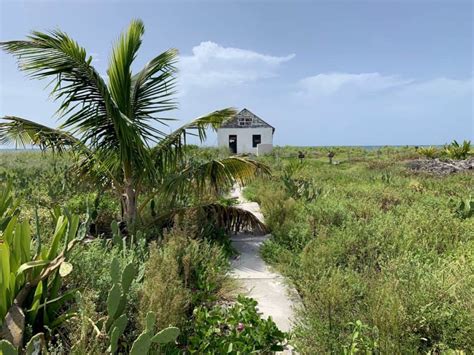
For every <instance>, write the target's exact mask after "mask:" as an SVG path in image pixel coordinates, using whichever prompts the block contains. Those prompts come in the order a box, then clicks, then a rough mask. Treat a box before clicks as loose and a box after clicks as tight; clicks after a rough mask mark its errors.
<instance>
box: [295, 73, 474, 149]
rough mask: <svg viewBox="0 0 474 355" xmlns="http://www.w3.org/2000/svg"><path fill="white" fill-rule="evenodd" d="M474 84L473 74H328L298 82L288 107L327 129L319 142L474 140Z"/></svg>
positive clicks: (441, 141) (418, 142) (369, 142)
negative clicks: (428, 76) (416, 76)
mask: <svg viewBox="0 0 474 355" xmlns="http://www.w3.org/2000/svg"><path fill="white" fill-rule="evenodd" d="M473 88H474V82H473V78H472V77H467V78H464V79H452V78H445V77H435V78H431V79H425V80H419V79H417V80H414V79H411V78H404V77H401V76H397V75H382V74H379V73H355V74H354V73H323V74H318V75H314V76H310V77H306V78H304V79H302V80H300V81H298V82H297V83H296V86H295V87H294V88H293V92H292V95H291V100H290V101H291V102H290V103H289V105H291V106H293V107H295V111H294V112H295V115H297V116H298V117H301V120H302V121H304V122H301V123H300V124H301V125H307V126H311V125H312V126H314V127H318V130H315V131H314V132H315V134H319V131H321V132H324V134H321V135H320V137H319V139H320V140H319V144H397V143H398V144H440V143H445V142H448V141H450V140H452V139H461V140H462V139H466V138H467V139H472V138H474V130H473V129H474V126H473V124H474V121H473V116H472V115H473V106H472V105H473V104H472V102H473V94H474V90H473ZM326 137H332V140H331V141H330V140H327V138H326ZM334 137H339V139H338V140H336V139H335V138H334ZM313 144H314V143H313Z"/></svg>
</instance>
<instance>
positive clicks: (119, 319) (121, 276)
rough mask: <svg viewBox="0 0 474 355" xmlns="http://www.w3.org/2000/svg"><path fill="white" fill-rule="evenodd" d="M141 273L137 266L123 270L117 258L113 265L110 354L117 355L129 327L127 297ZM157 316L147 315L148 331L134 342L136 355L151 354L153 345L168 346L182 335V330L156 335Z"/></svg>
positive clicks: (107, 324)
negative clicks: (119, 344)
mask: <svg viewBox="0 0 474 355" xmlns="http://www.w3.org/2000/svg"><path fill="white" fill-rule="evenodd" d="M136 274H137V268H136V267H135V265H134V264H133V263H129V264H127V265H126V266H125V267H124V268H123V270H121V269H120V263H119V260H118V259H117V258H114V259H113V260H112V263H111V265H110V276H111V278H112V287H111V289H110V291H109V294H108V296H107V312H108V318H107V320H106V322H105V329H103V330H102V331H104V332H105V333H107V335H108V341H109V344H108V348H107V351H108V352H110V353H112V354H114V353H116V352H117V350H118V341H119V338H120V337H121V336H122V335H123V333H124V331H125V328H126V327H127V324H128V317H127V315H126V314H125V313H124V312H125V307H126V305H127V294H128V292H129V290H130V286H131V285H132V281H133V279H134V278H135V276H136ZM155 320H156V315H155V313H153V312H149V313H148V314H147V319H146V329H145V330H144V331H143V333H142V334H140V335H139V336H138V338H137V339H136V340H135V341H134V343H133V346H132V350H131V353H132V354H147V353H148V351H149V349H150V346H151V344H153V343H157V344H166V343H169V342H171V341H174V340H175V339H176V337H177V336H178V335H179V329H178V328H173V327H170V328H166V329H163V330H162V331H160V332H159V333H157V334H154V328H155Z"/></svg>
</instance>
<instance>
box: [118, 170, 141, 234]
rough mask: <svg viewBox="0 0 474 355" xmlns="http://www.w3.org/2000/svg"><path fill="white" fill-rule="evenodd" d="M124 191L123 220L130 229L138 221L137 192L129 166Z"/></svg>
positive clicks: (125, 172)
mask: <svg viewBox="0 0 474 355" xmlns="http://www.w3.org/2000/svg"><path fill="white" fill-rule="evenodd" d="M124 175H125V176H124V180H125V181H124V182H125V186H124V190H123V195H122V209H123V215H122V217H123V219H124V220H125V222H126V223H127V226H128V228H129V229H130V228H133V226H134V225H135V222H136V220H137V192H136V190H135V186H134V185H135V184H134V181H133V177H132V174H131V169H130V167H129V166H127V165H126V166H125V168H124Z"/></svg>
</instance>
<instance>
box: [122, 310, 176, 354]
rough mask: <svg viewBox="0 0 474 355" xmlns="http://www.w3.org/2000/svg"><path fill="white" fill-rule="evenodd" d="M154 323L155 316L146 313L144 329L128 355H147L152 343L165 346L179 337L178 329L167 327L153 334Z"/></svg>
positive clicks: (151, 313) (152, 313)
mask: <svg viewBox="0 0 474 355" xmlns="http://www.w3.org/2000/svg"><path fill="white" fill-rule="evenodd" d="M155 321H156V314H155V313H154V312H148V313H147V315H146V328H145V330H144V331H143V333H141V334H140V335H139V336H138V338H137V339H136V340H135V342H134V343H133V345H132V349H131V350H130V355H141V354H148V352H149V351H150V347H151V345H152V344H153V343H156V344H167V343H171V342H172V341H175V340H176V338H177V337H178V335H179V329H178V328H175V327H169V328H166V329H163V330H161V331H160V332H158V333H156V334H154V332H155Z"/></svg>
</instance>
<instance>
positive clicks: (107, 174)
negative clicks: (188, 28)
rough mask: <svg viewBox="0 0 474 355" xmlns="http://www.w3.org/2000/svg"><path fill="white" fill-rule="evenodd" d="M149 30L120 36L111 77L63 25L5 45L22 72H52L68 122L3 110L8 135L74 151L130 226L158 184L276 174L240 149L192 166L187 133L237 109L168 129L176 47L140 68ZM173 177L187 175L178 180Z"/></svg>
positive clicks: (175, 187)
mask: <svg viewBox="0 0 474 355" xmlns="http://www.w3.org/2000/svg"><path fill="white" fill-rule="evenodd" d="M144 30H145V29H144V25H143V23H142V21H140V20H134V21H132V22H131V23H130V25H129V27H128V29H127V30H126V31H125V32H124V33H123V34H122V35H121V36H120V38H119V39H118V41H117V42H116V43H115V45H114V47H113V50H112V55H111V59H110V62H109V67H108V70H107V79H104V77H103V76H102V75H100V73H99V72H98V71H97V70H96V69H95V68H94V66H93V65H92V57H91V56H89V55H87V52H86V50H85V49H84V48H83V47H81V46H80V45H79V44H78V43H77V42H76V41H74V40H73V39H72V38H71V37H70V36H68V35H67V34H66V33H64V32H62V31H60V30H55V31H52V32H46V33H45V32H37V31H35V32H32V34H31V35H30V36H28V37H27V39H26V40H15V41H8V42H2V43H0V46H1V47H2V48H3V49H4V50H5V51H7V52H8V53H11V54H13V55H14V56H15V57H16V58H17V60H18V63H19V67H20V69H21V70H23V71H25V72H27V73H28V74H30V76H31V77H33V78H38V79H50V80H51V83H52V84H53V85H52V90H51V95H52V97H53V98H55V99H56V100H58V101H59V102H60V106H59V109H58V111H57V114H58V115H59V118H60V119H61V120H62V124H61V125H60V126H59V127H58V128H50V127H46V126H44V125H41V124H38V123H36V122H33V121H31V120H28V119H25V118H21V117H16V116H5V117H3V122H2V123H0V143H8V142H12V141H14V142H20V143H23V144H33V145H37V146H39V147H41V148H42V149H51V150H53V151H56V152H60V153H61V152H65V151H69V152H73V153H74V154H75V155H76V157H77V158H78V159H77V164H76V165H75V168H76V169H77V171H78V172H81V173H83V175H85V176H87V177H89V178H94V179H96V180H97V181H98V182H100V184H101V185H102V186H107V187H109V188H110V189H112V190H113V191H114V192H115V193H116V195H117V197H118V198H119V199H120V201H121V205H122V217H123V220H124V221H126V222H127V223H128V224H129V225H134V224H135V222H136V221H137V218H138V213H139V211H143V209H144V206H145V205H146V204H148V203H151V201H152V200H153V199H152V198H150V196H144V197H143V199H141V197H142V196H141V195H142V194H145V193H146V192H150V190H152V191H151V195H153V196H156V195H161V196H162V197H163V195H166V196H165V197H163V198H165V199H168V200H173V199H176V198H182V194H183V193H189V192H190V191H191V192H192V194H193V195H196V194H197V193H199V194H210V193H213V192H215V191H219V187H220V186H228V185H230V184H232V183H233V182H234V181H235V180H238V181H240V182H241V183H245V182H246V181H247V180H248V179H250V178H252V177H253V176H254V175H255V174H256V173H257V172H258V171H264V172H268V169H267V168H266V167H265V166H263V165H261V164H259V163H257V162H256V161H253V160H250V159H248V158H239V157H229V158H226V159H221V160H219V159H216V160H212V161H207V162H204V163H203V164H201V165H200V166H192V165H189V164H188V161H187V159H186V149H184V148H185V145H186V136H187V135H189V134H194V135H196V136H197V137H198V138H199V139H200V140H201V141H203V140H204V139H205V138H206V130H207V129H216V128H217V127H219V126H220V125H221V124H222V123H223V122H224V121H226V120H227V119H229V118H231V117H232V116H233V115H234V114H235V113H236V112H235V110H234V109H232V108H226V109H222V110H218V111H215V112H212V113H210V114H207V115H204V116H202V117H199V118H197V119H194V120H192V121H191V122H190V123H188V124H186V125H184V126H182V127H181V128H179V129H177V130H175V131H174V132H173V133H171V134H166V133H165V132H164V131H163V129H162V128H163V127H166V126H167V122H168V121H169V120H170V118H169V116H168V115H167V112H169V111H171V110H174V109H175V108H176V102H175V100H174V99H173V96H174V94H175V80H176V67H175V64H176V61H177V51H176V50H175V49H169V50H167V51H165V52H163V53H161V54H159V55H158V56H156V57H155V58H153V59H152V60H151V61H150V62H149V63H148V64H146V65H145V67H144V68H143V69H141V70H140V71H138V72H137V73H132V63H133V61H134V59H135V57H136V55H137V53H138V50H139V48H140V45H141V38H142V36H143V34H144ZM174 177H179V179H178V180H177V181H175V182H172V183H171V182H170V180H173V178H174ZM145 195H146V194H145ZM179 195H181V196H179ZM139 202H143V203H144V204H145V205H142V206H139Z"/></svg>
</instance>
